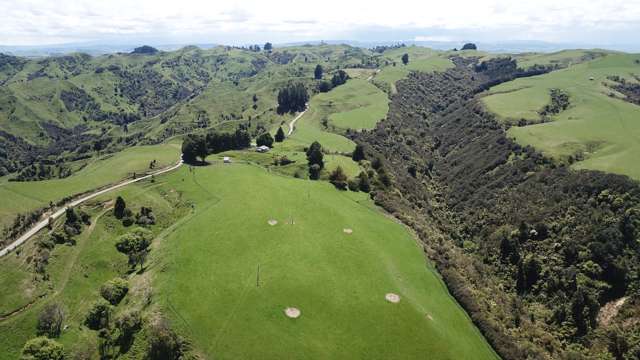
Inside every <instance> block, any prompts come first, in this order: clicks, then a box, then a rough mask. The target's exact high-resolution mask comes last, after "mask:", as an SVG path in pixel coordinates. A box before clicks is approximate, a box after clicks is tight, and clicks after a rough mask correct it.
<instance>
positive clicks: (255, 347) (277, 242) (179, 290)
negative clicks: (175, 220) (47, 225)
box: [154, 164, 496, 359]
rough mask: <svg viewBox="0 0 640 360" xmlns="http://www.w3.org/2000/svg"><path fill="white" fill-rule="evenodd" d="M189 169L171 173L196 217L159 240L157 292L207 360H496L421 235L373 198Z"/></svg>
mask: <svg viewBox="0 0 640 360" xmlns="http://www.w3.org/2000/svg"><path fill="white" fill-rule="evenodd" d="M193 171H194V172H189V171H188V169H186V168H183V169H181V170H180V171H179V172H177V173H173V174H170V175H167V181H168V182H169V184H171V186H175V187H176V189H178V190H179V191H180V192H181V193H182V194H183V196H184V197H185V198H186V199H190V201H192V202H193V203H194V206H195V211H196V213H195V215H194V216H193V217H191V218H190V219H189V221H188V222H185V223H184V224H183V225H182V226H180V227H179V228H177V229H175V231H173V232H172V233H171V234H170V235H169V236H167V237H166V238H165V240H164V242H163V243H162V248H161V250H160V251H161V255H160V256H161V258H163V259H166V264H165V266H164V267H163V271H162V272H159V273H157V274H156V283H155V286H154V287H155V288H156V289H157V291H158V298H159V301H160V302H161V304H162V305H163V308H164V309H165V310H166V312H167V314H168V315H169V317H170V318H171V320H172V324H173V325H174V326H175V327H176V328H177V329H179V330H180V332H182V333H184V334H185V335H187V336H188V337H189V338H190V339H192V340H193V344H194V346H195V347H196V348H198V349H199V350H201V351H202V352H203V353H204V354H205V355H206V356H207V357H211V358H218V359H231V358H242V359H254V358H255V359H257V358H261V359H268V358H282V357H283V356H284V357H290V358H302V357H304V358H345V359H353V358H397V359H406V358H419V357H423V356H425V354H429V356H430V358H432V359H461V358H474V359H493V358H495V357H496V356H495V354H494V353H493V352H492V350H491V348H490V347H489V346H488V345H487V343H486V342H485V341H484V340H483V338H482V336H481V335H480V334H479V332H478V331H477V330H476V329H475V328H474V326H473V325H472V323H471V321H470V320H469V318H468V317H467V316H466V315H465V313H464V312H463V311H462V310H461V309H460V307H459V306H458V305H457V304H456V302H455V301H454V300H453V299H452V298H451V296H450V295H449V294H448V292H447V290H446V288H445V286H444V285H443V283H442V282H441V280H440V278H439V277H438V275H437V273H436V272H435V270H433V269H432V268H430V266H429V265H428V264H427V263H426V261H425V259H424V255H423V254H422V251H421V248H420V246H418V244H417V243H416V241H415V239H414V238H413V237H412V236H411V235H410V234H409V233H408V232H407V230H405V229H404V228H403V227H402V226H401V225H399V224H397V223H395V222H394V221H392V220H391V219H388V218H385V217H384V216H383V215H382V214H380V213H379V212H378V211H377V210H375V209H374V208H373V206H372V203H371V201H370V200H369V199H368V196H367V195H366V194H363V193H351V192H341V191H337V190H336V189H334V188H333V186H331V185H330V184H327V183H324V182H314V181H305V180H298V179H293V178H290V177H284V176H279V175H274V174H270V173H269V172H267V171H265V170H264V169H262V168H260V167H257V166H253V165H243V164H217V165H211V166H207V167H198V168H195V169H194V170H193ZM269 220H276V221H277V222H278V223H277V224H276V225H274V226H271V225H269V224H268V221H269ZM344 229H352V231H353V233H352V234H346V233H345V232H344ZM386 293H396V294H398V295H400V297H401V301H400V303H398V304H392V303H389V302H387V301H386V300H385V294H386ZM286 307H297V308H299V309H300V310H301V312H302V315H301V317H300V318H298V319H295V320H294V319H289V318H287V317H285V315H284V313H283V311H284V309H285V308H286ZM285 354H286V355H285Z"/></svg>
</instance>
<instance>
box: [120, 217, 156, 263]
mask: <svg viewBox="0 0 640 360" xmlns="http://www.w3.org/2000/svg"><path fill="white" fill-rule="evenodd" d="M152 239H153V233H152V232H151V231H150V230H148V229H145V228H142V227H139V228H135V229H133V230H132V231H131V232H128V233H126V234H124V235H122V236H120V237H119V238H118V241H117V242H116V249H117V250H118V251H119V252H121V253H123V254H125V255H127V257H128V259H129V266H131V269H132V270H133V269H135V267H136V266H138V265H140V270H142V269H143V266H144V262H145V261H146V259H147V256H148V255H149V251H150V249H149V246H150V245H151V240H152Z"/></svg>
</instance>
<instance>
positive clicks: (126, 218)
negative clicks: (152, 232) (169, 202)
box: [113, 196, 156, 226]
mask: <svg viewBox="0 0 640 360" xmlns="http://www.w3.org/2000/svg"><path fill="white" fill-rule="evenodd" d="M113 215H114V216H115V218H116V219H118V220H121V221H122V225H124V226H131V225H133V224H134V223H136V224H138V225H143V226H148V225H153V224H155V223H156V217H155V215H154V214H153V209H151V208H150V207H144V206H142V207H140V211H139V212H138V213H136V214H135V215H134V214H133V211H131V209H129V208H127V203H126V202H125V201H124V199H123V198H122V197H121V196H118V197H117V198H116V202H115V204H114V206H113Z"/></svg>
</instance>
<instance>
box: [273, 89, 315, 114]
mask: <svg viewBox="0 0 640 360" xmlns="http://www.w3.org/2000/svg"><path fill="white" fill-rule="evenodd" d="M307 101H309V93H308V92H307V88H305V86H304V85H303V84H302V83H299V82H297V83H290V84H288V85H287V86H285V87H284V88H282V89H280V91H279V92H278V113H279V114H284V113H287V112H296V111H303V110H304V109H305V107H306V104H307Z"/></svg>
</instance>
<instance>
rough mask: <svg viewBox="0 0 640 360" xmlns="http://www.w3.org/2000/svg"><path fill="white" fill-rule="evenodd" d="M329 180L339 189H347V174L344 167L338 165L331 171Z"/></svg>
mask: <svg viewBox="0 0 640 360" xmlns="http://www.w3.org/2000/svg"><path fill="white" fill-rule="evenodd" d="M329 182H330V183H332V184H333V186H335V187H336V188H337V189H339V190H346V189H347V175H346V174H345V173H344V170H342V167H340V166H338V167H337V168H336V169H335V170H333V171H332V172H331V174H330V175H329Z"/></svg>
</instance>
